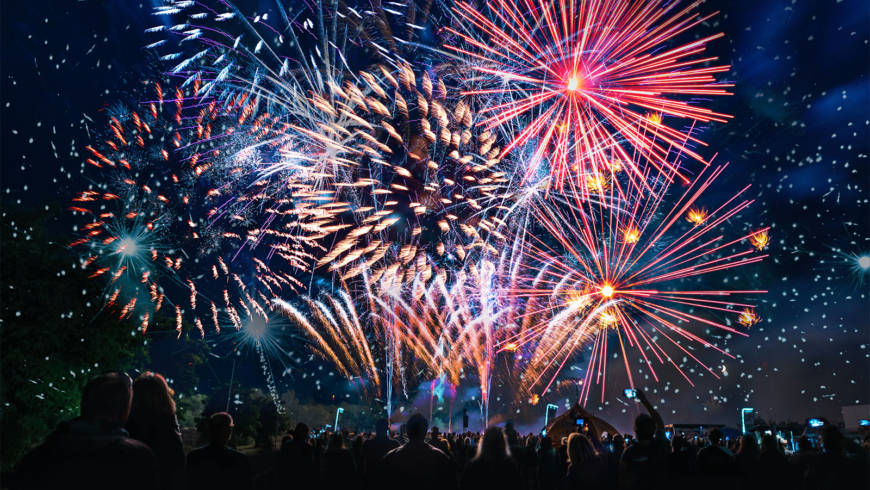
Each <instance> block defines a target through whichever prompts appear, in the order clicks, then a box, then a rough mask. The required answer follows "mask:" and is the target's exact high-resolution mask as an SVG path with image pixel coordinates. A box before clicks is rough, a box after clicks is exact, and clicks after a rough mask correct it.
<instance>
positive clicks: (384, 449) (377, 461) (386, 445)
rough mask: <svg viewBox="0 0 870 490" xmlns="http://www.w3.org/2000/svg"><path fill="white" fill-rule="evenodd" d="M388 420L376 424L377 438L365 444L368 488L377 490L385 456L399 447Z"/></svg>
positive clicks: (363, 450)
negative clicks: (390, 432)
mask: <svg viewBox="0 0 870 490" xmlns="http://www.w3.org/2000/svg"><path fill="white" fill-rule="evenodd" d="M389 429H390V426H389V424H388V423H387V419H378V420H377V422H375V437H374V438H372V439H369V440H367V441H365V442H363V447H362V452H363V459H362V460H363V467H362V473H363V481H364V482H365V484H366V487H367V488H377V485H376V482H379V481H382V480H383V479H384V476H383V459H384V456H385V455H386V454H387V453H388V452H390V451H392V450H393V449H396V448H397V447H399V443H398V441H396V440H395V439H391V438H390V436H389V434H388V432H389Z"/></svg>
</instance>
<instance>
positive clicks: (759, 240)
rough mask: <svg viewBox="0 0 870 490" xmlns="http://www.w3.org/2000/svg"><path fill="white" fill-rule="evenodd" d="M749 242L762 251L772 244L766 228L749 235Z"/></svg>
mask: <svg viewBox="0 0 870 490" xmlns="http://www.w3.org/2000/svg"><path fill="white" fill-rule="evenodd" d="M749 243H751V244H752V246H753V247H755V248H756V250H758V251H762V250H764V249H765V248H767V245H768V244H770V235H769V234H768V231H767V230H766V229H765V230H760V231H757V232H755V233H753V234H752V235H751V236H750V237H749Z"/></svg>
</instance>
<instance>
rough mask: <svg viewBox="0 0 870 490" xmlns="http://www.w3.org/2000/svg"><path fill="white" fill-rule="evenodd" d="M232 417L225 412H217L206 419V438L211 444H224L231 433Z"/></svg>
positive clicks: (221, 445) (228, 440)
mask: <svg viewBox="0 0 870 490" xmlns="http://www.w3.org/2000/svg"><path fill="white" fill-rule="evenodd" d="M233 427H234V425H233V417H232V415H230V414H228V413H226V412H218V413H216V414H213V415H212V416H211V417H209V419H208V438H209V441H210V442H211V445H212V446H220V447H223V446H226V445H227V443H228V442H230V436H232V435H233Z"/></svg>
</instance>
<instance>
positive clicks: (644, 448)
mask: <svg viewBox="0 0 870 490" xmlns="http://www.w3.org/2000/svg"><path fill="white" fill-rule="evenodd" d="M636 394H637V400H638V401H639V402H640V403H641V405H643V406H644V408H645V409H646V411H647V413H642V414H640V415H638V416H637V418H635V419H634V434H635V438H636V440H637V442H635V443H634V444H633V445H632V446H631V447H629V448H627V449H626V450H625V452H623V453H622V461H621V462H620V476H619V487H620V488H631V489H633V488H660V487H663V486H664V483H665V479H666V478H667V463H668V456H669V455H670V452H671V448H670V443H669V442H668V439H667V437H665V424H664V421H662V417H661V415H659V413H658V412H657V411H656V410H655V408H653V406H652V404H651V403H650V402H649V400H647V398H646V395H645V394H644V393H643V391H640V390H636Z"/></svg>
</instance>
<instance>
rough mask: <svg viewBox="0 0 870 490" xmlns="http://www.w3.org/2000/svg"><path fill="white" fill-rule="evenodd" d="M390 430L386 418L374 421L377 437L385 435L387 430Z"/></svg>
mask: <svg viewBox="0 0 870 490" xmlns="http://www.w3.org/2000/svg"><path fill="white" fill-rule="evenodd" d="M388 430H390V424H389V423H388V422H387V419H383V418H382V419H378V420H377V421H376V422H375V435H376V436H377V437H387V431H388Z"/></svg>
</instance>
